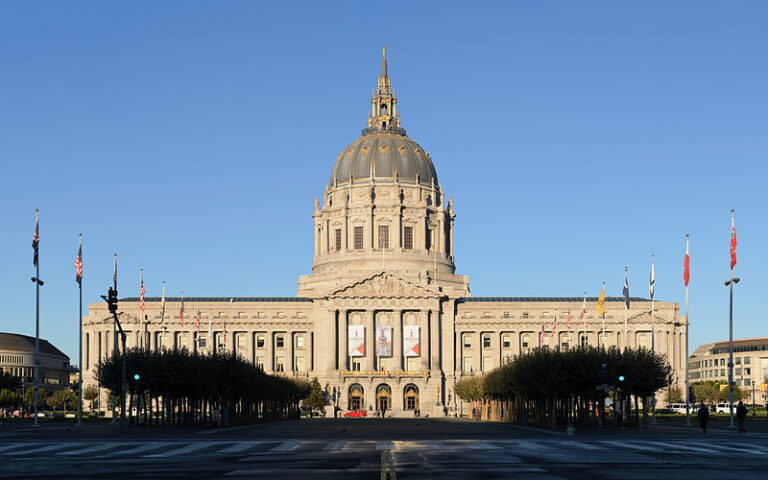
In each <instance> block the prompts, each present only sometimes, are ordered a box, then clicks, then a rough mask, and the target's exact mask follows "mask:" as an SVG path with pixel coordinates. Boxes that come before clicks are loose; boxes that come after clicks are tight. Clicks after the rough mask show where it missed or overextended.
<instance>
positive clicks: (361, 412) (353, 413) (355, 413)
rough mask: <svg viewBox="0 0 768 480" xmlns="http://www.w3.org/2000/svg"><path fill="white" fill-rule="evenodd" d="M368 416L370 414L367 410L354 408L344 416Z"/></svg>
mask: <svg viewBox="0 0 768 480" xmlns="http://www.w3.org/2000/svg"><path fill="white" fill-rule="evenodd" d="M367 416H368V414H367V413H365V410H352V411H350V412H347V413H345V414H344V418H360V417H367Z"/></svg>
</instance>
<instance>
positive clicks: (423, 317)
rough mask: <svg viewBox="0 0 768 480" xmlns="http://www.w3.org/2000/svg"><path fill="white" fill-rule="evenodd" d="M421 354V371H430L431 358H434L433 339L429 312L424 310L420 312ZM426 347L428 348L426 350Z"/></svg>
mask: <svg viewBox="0 0 768 480" xmlns="http://www.w3.org/2000/svg"><path fill="white" fill-rule="evenodd" d="M418 318H419V343H420V344H421V345H419V347H420V348H419V353H420V354H421V358H420V359H419V365H421V367H420V368H419V370H421V371H426V370H429V363H430V357H432V339H431V338H430V337H431V331H430V328H429V311H427V310H422V311H420V312H419V317H418ZM425 347H426V348H425Z"/></svg>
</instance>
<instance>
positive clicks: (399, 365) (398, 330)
mask: <svg viewBox="0 0 768 480" xmlns="http://www.w3.org/2000/svg"><path fill="white" fill-rule="evenodd" d="M392 317H393V318H392V359H393V360H394V361H393V362H392V369H393V370H395V371H397V372H399V371H401V370H402V369H403V311H402V310H395V311H393V312H392Z"/></svg>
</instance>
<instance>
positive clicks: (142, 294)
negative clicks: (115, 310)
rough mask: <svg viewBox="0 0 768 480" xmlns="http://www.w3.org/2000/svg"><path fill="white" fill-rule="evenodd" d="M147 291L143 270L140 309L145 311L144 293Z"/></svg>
mask: <svg viewBox="0 0 768 480" xmlns="http://www.w3.org/2000/svg"><path fill="white" fill-rule="evenodd" d="M145 293H146V290H145V289H144V272H143V271H142V272H141V288H140V289H139V309H141V311H142V312H143V311H144V294H145Z"/></svg>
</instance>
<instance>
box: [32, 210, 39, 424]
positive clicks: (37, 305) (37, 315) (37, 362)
mask: <svg viewBox="0 0 768 480" xmlns="http://www.w3.org/2000/svg"><path fill="white" fill-rule="evenodd" d="M37 212H38V209H35V244H34V247H35V258H34V260H35V278H33V279H32V281H33V282H35V418H34V421H33V425H34V426H35V427H36V426H37V399H38V392H39V390H40V283H41V282H40V253H39V252H40V236H39V229H38V226H39V225H40V223H39V221H40V215H39V214H38V213H37Z"/></svg>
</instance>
